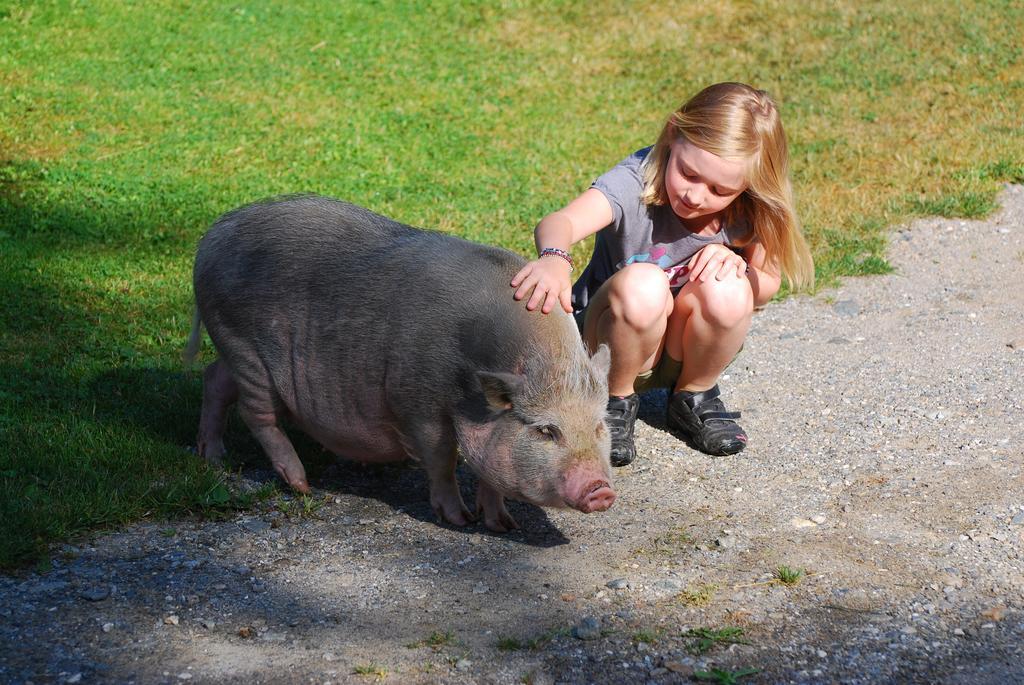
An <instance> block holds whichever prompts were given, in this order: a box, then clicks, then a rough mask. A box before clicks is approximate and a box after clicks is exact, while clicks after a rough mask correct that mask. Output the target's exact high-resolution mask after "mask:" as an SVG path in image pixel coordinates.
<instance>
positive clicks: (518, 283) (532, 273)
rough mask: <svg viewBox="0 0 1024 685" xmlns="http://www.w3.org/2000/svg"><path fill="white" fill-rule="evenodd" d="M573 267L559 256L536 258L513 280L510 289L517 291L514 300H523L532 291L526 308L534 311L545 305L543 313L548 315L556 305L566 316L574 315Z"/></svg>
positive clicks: (542, 309)
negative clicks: (572, 296)
mask: <svg viewBox="0 0 1024 685" xmlns="http://www.w3.org/2000/svg"><path fill="white" fill-rule="evenodd" d="M571 270H572V269H571V268H570V266H569V265H568V264H567V263H566V261H565V260H564V259H562V258H561V257H559V256H557V255H546V256H544V257H540V258H539V259H535V260H533V261H532V262H530V263H529V264H527V265H526V266H524V267H523V268H522V269H520V270H519V273H517V274H516V275H515V276H513V277H512V282H511V284H510V285H511V286H512V287H513V288H516V292H515V294H514V295H513V297H514V298H515V299H517V300H521V299H523V298H524V297H526V296H527V295H529V294H530V291H531V290H532V291H533V294H532V295H530V299H529V301H528V302H527V303H526V308H527V309H528V310H530V311H531V312H532V311H533V310H534V309H536V308H537V305H539V304H541V303H542V302H543V303H544V304H543V306H542V307H541V309H540V310H541V312H543V313H545V314H548V313H550V312H551V310H552V309H554V308H555V302H556V301H558V302H560V303H561V304H562V309H564V310H565V311H566V313H567V314H572V299H571V289H572V281H571V279H570V278H569V274H570V272H571Z"/></svg>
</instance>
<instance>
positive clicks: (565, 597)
mask: <svg viewBox="0 0 1024 685" xmlns="http://www.w3.org/2000/svg"><path fill="white" fill-rule="evenodd" d="M561 599H562V601H563V602H575V601H576V595H574V594H572V593H571V592H563V593H562V597H561Z"/></svg>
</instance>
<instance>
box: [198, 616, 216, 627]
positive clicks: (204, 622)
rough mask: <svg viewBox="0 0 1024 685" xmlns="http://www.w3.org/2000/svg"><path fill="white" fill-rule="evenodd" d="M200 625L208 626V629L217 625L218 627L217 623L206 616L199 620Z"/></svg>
mask: <svg viewBox="0 0 1024 685" xmlns="http://www.w3.org/2000/svg"><path fill="white" fill-rule="evenodd" d="M199 625H201V626H202V627H204V628H206V629H207V630H213V629H214V628H215V627H217V624H216V623H214V622H213V621H211V620H210V619H208V618H204V619H203V620H201V621H200V622H199Z"/></svg>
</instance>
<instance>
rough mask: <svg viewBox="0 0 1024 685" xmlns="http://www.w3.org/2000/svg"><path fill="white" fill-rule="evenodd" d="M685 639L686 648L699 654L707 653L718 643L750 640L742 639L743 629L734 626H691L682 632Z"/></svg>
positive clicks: (725, 643)
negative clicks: (712, 627)
mask: <svg viewBox="0 0 1024 685" xmlns="http://www.w3.org/2000/svg"><path fill="white" fill-rule="evenodd" d="M682 637H683V639H684V640H686V641H687V645H686V649H687V651H689V652H690V653H691V654H694V655H697V656H700V655H702V654H707V653H708V652H709V651H711V650H712V649H713V648H714V647H716V646H720V645H734V644H738V645H749V644H750V642H748V641H747V640H744V639H743V629H742V628H737V627H735V626H730V627H726V628H719V629H718V630H713V629H711V628H691V629H690V630H687V631H686V632H684V633H683V634H682Z"/></svg>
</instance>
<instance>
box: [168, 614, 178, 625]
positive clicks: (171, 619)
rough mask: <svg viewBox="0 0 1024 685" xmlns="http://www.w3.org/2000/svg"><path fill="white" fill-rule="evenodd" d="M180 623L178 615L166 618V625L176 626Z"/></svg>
mask: <svg viewBox="0 0 1024 685" xmlns="http://www.w3.org/2000/svg"><path fill="white" fill-rule="evenodd" d="M180 621H181V619H179V618H178V616H177V614H171V615H170V616H165V617H164V623H165V624H167V625H169V626H176V625H178V623H179V622H180Z"/></svg>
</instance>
